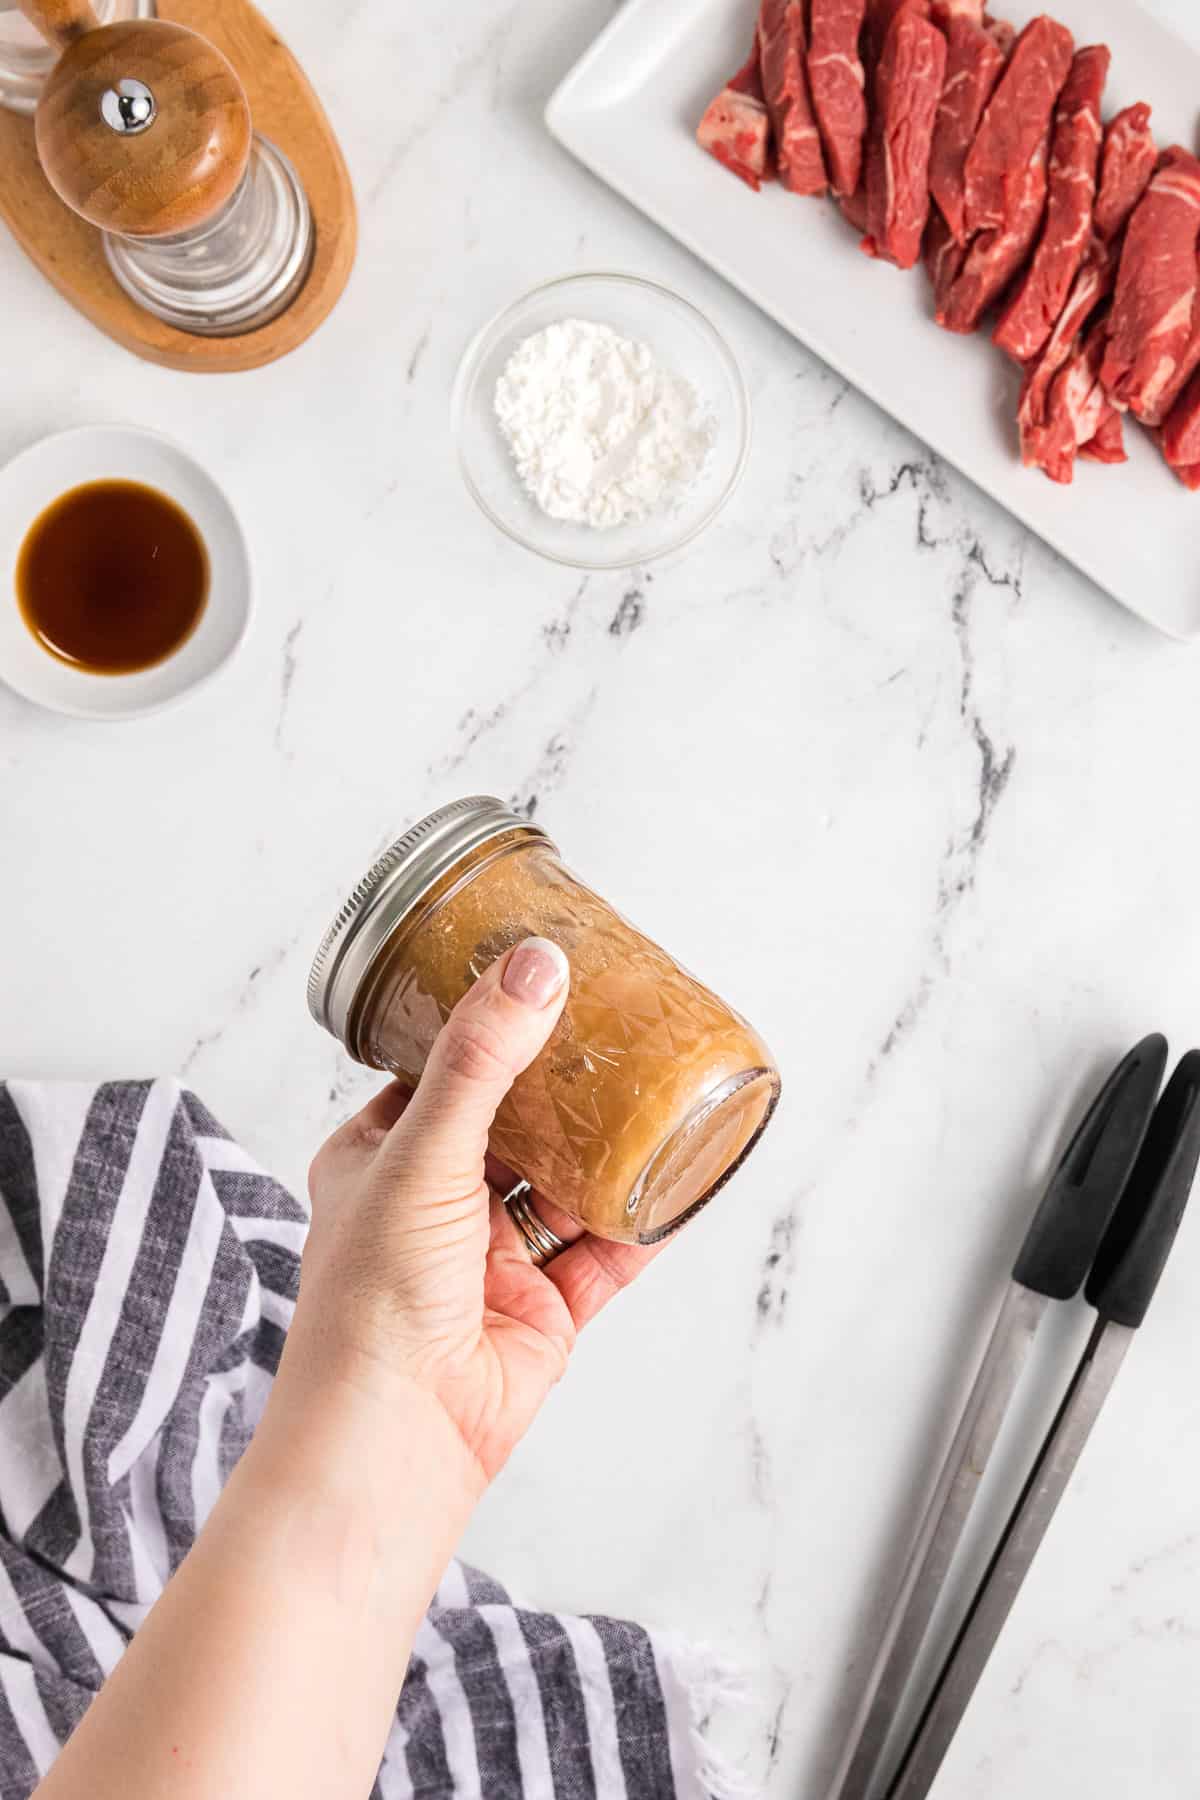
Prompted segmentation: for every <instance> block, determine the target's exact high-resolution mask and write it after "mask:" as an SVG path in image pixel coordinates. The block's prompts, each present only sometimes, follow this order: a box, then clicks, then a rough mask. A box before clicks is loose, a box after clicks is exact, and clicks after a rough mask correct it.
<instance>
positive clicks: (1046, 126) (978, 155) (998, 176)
mask: <svg viewBox="0 0 1200 1800" xmlns="http://www.w3.org/2000/svg"><path fill="white" fill-rule="evenodd" d="M1074 50H1075V45H1074V42H1073V40H1072V38H1071V34H1070V32H1069V31H1068V30H1067V28H1066V26H1065V25H1057V24H1055V22H1054V20H1053V19H1048V18H1046V16H1045V15H1044V14H1043V15H1042V16H1041V17H1039V18H1036V19H1034V21H1033V23H1032V24H1030V25H1027V26H1026V27H1025V29H1024V31H1023V32H1022V33H1021V35H1020V37H1019V38H1018V39H1017V42H1016V44H1015V45H1014V47H1013V53H1012V55H1011V57H1010V58H1009V60H1008V66H1007V67H1006V69H1005V71H1004V74H1003V75H1002V76H1001V78H1000V81H999V84H998V85H997V87H996V91H995V93H994V94H993V95H992V97H991V100H990V101H989V102H988V106H987V110H986V112H985V113H984V115H983V121H982V123H981V124H980V127H979V130H978V132H977V133H976V137H975V142H974V143H973V144H972V146H971V149H970V153H969V155H968V156H967V165H966V211H967V229H968V231H971V232H976V231H999V230H1002V229H1003V228H1004V227H1005V226H1007V225H1008V224H1009V223H1010V222H1011V219H1012V215H1013V212H1014V210H1016V208H1017V207H1019V205H1020V197H1019V195H1018V196H1017V197H1016V199H1014V194H1013V189H1014V188H1015V187H1019V186H1020V181H1019V177H1020V174H1021V171H1022V170H1023V169H1024V168H1025V167H1026V165H1027V164H1028V163H1029V161H1030V160H1031V158H1032V157H1033V155H1034V152H1035V151H1036V150H1037V148H1038V146H1039V145H1044V144H1045V143H1046V140H1047V137H1048V134H1049V131H1050V124H1051V120H1052V119H1053V117H1054V103H1055V101H1056V100H1057V99H1058V96H1059V94H1060V93H1061V92H1062V88H1063V83H1064V82H1065V81H1066V79H1067V75H1068V73H1069V71H1070V68H1071V58H1072V56H1073V54H1074Z"/></svg>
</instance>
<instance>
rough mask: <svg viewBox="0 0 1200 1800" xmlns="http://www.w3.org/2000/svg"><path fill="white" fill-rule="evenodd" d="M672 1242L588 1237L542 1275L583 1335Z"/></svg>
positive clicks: (568, 1248) (549, 1263)
mask: <svg viewBox="0 0 1200 1800" xmlns="http://www.w3.org/2000/svg"><path fill="white" fill-rule="evenodd" d="M538 1210H539V1212H540V1211H541V1207H540V1205H539V1208H538ZM669 1242H670V1239H669V1238H667V1239H664V1241H663V1242H662V1243H661V1244H644V1245H643V1244H611V1243H609V1242H608V1241H607V1239H605V1238H596V1237H590V1236H585V1237H582V1238H580V1239H579V1241H578V1242H577V1243H574V1244H570V1245H568V1247H567V1248H566V1249H565V1250H564V1251H563V1252H562V1254H561V1255H560V1256H556V1257H555V1258H554V1259H553V1261H551V1262H548V1263H547V1264H546V1265H545V1268H544V1269H543V1271H542V1272H543V1274H544V1275H545V1276H546V1278H547V1280H549V1281H552V1282H553V1283H554V1285H555V1287H556V1288H557V1289H558V1291H559V1293H560V1294H561V1295H562V1297H563V1299H564V1300H565V1301H566V1303H567V1311H568V1312H569V1313H570V1315H571V1317H572V1319H573V1320H574V1321H575V1329H576V1330H577V1331H582V1329H583V1327H584V1326H585V1325H587V1324H588V1323H589V1322H590V1321H591V1320H592V1319H594V1318H595V1316H596V1314H597V1313H598V1312H599V1311H600V1309H601V1307H603V1306H607V1304H608V1302H609V1301H610V1300H611V1299H613V1298H614V1296H615V1295H617V1294H619V1293H620V1292H621V1290H622V1288H627V1287H628V1286H629V1283H630V1282H631V1281H633V1280H634V1279H635V1278H636V1277H637V1276H638V1275H640V1274H641V1272H642V1270H643V1269H644V1268H646V1266H647V1265H648V1264H649V1263H652V1262H653V1261H654V1258H655V1257H656V1256H657V1255H659V1253H660V1252H661V1251H663V1250H665V1249H666V1247H667V1244H668V1243H669Z"/></svg>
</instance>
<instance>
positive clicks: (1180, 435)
mask: <svg viewBox="0 0 1200 1800" xmlns="http://www.w3.org/2000/svg"><path fill="white" fill-rule="evenodd" d="M1162 450H1163V455H1164V456H1165V457H1166V459H1167V462H1168V463H1169V464H1170V466H1171V468H1172V469H1174V471H1175V473H1176V474H1177V475H1178V477H1179V479H1180V481H1182V482H1183V484H1184V486H1185V487H1189V488H1191V489H1193V491H1194V490H1196V489H1197V488H1200V374H1194V375H1193V376H1192V379H1191V380H1190V381H1189V382H1188V385H1187V387H1186V388H1185V389H1184V391H1183V393H1182V394H1181V395H1180V396H1179V398H1178V400H1177V401H1176V402H1175V404H1174V406H1173V407H1172V408H1171V412H1170V415H1169V417H1168V419H1167V422H1166V424H1165V425H1164V426H1163V432H1162Z"/></svg>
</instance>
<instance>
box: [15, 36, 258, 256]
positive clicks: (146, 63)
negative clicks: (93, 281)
mask: <svg viewBox="0 0 1200 1800" xmlns="http://www.w3.org/2000/svg"><path fill="white" fill-rule="evenodd" d="M20 4H21V7H22V10H23V11H24V12H25V13H26V15H27V16H28V17H29V18H30V19H31V20H32V21H33V23H34V24H35V25H36V26H37V27H38V29H39V30H40V31H41V32H42V33H43V35H44V36H45V37H47V38H48V39H49V40H50V41H51V42H52V43H54V44H57V45H62V46H64V49H63V54H62V56H61V57H60V59H59V62H58V64H57V66H56V67H55V69H54V70H53V71H52V73H51V74H50V76H49V78H48V80H47V82H46V85H45V87H44V89H43V91H42V97H41V99H40V101H39V103H38V109H37V120H36V134H37V149H38V155H39V157H40V158H41V163H42V168H43V170H44V172H45V175H46V179H47V180H48V181H49V183H50V185H51V187H52V188H53V189H54V191H55V193H56V194H57V195H58V196H59V198H60V199H61V200H63V201H65V203H66V204H67V205H68V206H69V207H71V209H72V210H73V211H74V212H77V213H79V214H80V215H81V216H82V217H83V218H85V219H87V220H88V221H89V223H91V224H92V225H96V226H99V228H100V229H101V230H102V231H112V232H117V233H119V234H120V235H122V236H125V237H147V238H149V237H167V236H170V235H173V234H174V233H176V232H186V231H194V230H195V229H196V228H197V227H198V226H200V225H203V224H204V223H205V222H206V221H207V220H208V219H210V218H212V216H213V215H214V214H215V213H216V212H218V211H219V210H220V208H221V207H222V206H223V205H224V204H225V202H226V201H227V200H228V199H229V197H230V196H231V194H232V193H233V192H234V190H235V189H236V187H237V185H238V183H239V181H240V180H241V179H242V175H243V174H244V172H245V168H246V163H247V160H248V158H249V155H250V142H251V135H252V133H251V124H250V108H249V106H248V104H247V101H246V95H245V92H244V90H243V88H242V84H241V82H240V81H239V80H238V78H237V75H236V74H235V72H234V70H233V68H232V66H231V65H230V64H229V63H228V62H227V61H226V59H225V58H224V57H223V56H222V55H221V53H220V51H219V50H217V49H216V48H215V47H214V46H213V45H212V44H210V43H209V42H208V41H207V39H205V38H202V37H200V36H199V35H198V34H197V33H196V32H194V31H188V30H186V29H185V28H184V27H183V26H182V25H172V24H169V23H168V22H167V21H166V20H161V19H141V20H129V21H127V22H125V23H122V24H117V25H101V26H97V25H96V22H95V14H94V13H93V12H92V9H91V6H90V5H89V4H88V0H20Z"/></svg>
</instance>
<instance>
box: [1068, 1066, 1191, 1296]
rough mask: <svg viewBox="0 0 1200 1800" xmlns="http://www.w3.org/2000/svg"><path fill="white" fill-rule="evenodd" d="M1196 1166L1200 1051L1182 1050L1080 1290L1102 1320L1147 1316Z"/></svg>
mask: <svg viewBox="0 0 1200 1800" xmlns="http://www.w3.org/2000/svg"><path fill="white" fill-rule="evenodd" d="M1198 1163H1200V1050H1189V1051H1188V1053H1187V1055H1186V1056H1185V1057H1184V1058H1183V1060H1182V1061H1181V1062H1180V1064H1179V1067H1178V1068H1177V1069H1176V1071H1175V1073H1174V1074H1173V1075H1172V1077H1171V1079H1170V1081H1169V1082H1168V1083H1167V1087H1166V1091H1165V1093H1164V1094H1163V1097H1162V1099H1161V1100H1160V1101H1159V1103H1158V1105H1157V1107H1156V1108H1155V1110H1154V1117H1153V1118H1152V1119H1151V1121H1150V1129H1149V1131H1148V1132H1147V1133H1146V1139H1145V1142H1144V1143H1143V1145H1142V1149H1141V1154H1140V1155H1139V1157H1138V1159H1137V1162H1136V1163H1135V1165H1134V1169H1133V1173H1132V1175H1131V1176H1130V1177H1129V1181H1128V1183H1127V1185H1126V1187H1125V1191H1124V1193H1123V1194H1122V1196H1121V1200H1120V1203H1119V1205H1118V1207H1117V1210H1116V1213H1115V1215H1114V1217H1113V1220H1112V1223H1111V1225H1110V1226H1109V1228H1108V1230H1107V1232H1106V1233H1105V1235H1104V1240H1103V1242H1102V1243H1101V1245H1100V1248H1099V1250H1098V1251H1097V1253H1096V1260H1095V1262H1094V1263H1093V1264H1092V1272H1091V1274H1090V1276H1089V1277H1088V1284H1087V1287H1086V1289H1085V1290H1084V1291H1085V1294H1086V1296H1087V1299H1088V1300H1089V1301H1090V1303H1091V1304H1092V1305H1093V1306H1094V1307H1095V1308H1096V1311H1097V1312H1098V1313H1099V1314H1100V1317H1101V1318H1102V1319H1106V1320H1108V1321H1109V1322H1110V1323H1111V1324H1113V1325H1127V1326H1130V1327H1131V1328H1136V1327H1137V1326H1138V1325H1140V1324H1141V1322H1142V1320H1143V1319H1144V1318H1145V1316H1146V1308H1147V1307H1148V1306H1149V1304H1150V1302H1151V1300H1152V1299H1153V1297H1154V1290H1155V1288H1156V1287H1157V1286H1158V1283H1159V1278H1160V1276H1161V1275H1162V1272H1163V1269H1164V1268H1165V1266H1166V1261H1167V1257H1168V1256H1169V1255H1170V1253H1171V1246H1172V1245H1173V1244H1174V1242H1175V1234H1176V1232H1177V1231H1178V1230H1179V1226H1180V1222H1181V1220H1182V1218H1183V1214H1184V1209H1185V1207H1186V1206H1187V1203H1188V1196H1189V1195H1190V1194H1191V1191H1192V1183H1193V1181H1194V1180H1195V1178H1196V1166H1197V1164H1198Z"/></svg>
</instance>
